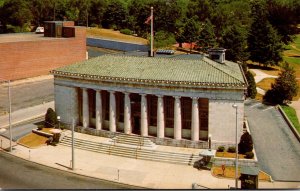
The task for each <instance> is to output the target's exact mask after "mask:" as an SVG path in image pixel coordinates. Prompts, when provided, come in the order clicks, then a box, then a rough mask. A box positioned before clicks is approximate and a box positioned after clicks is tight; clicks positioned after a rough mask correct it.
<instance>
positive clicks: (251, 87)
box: [246, 70, 257, 99]
mask: <svg viewBox="0 0 300 191" xmlns="http://www.w3.org/2000/svg"><path fill="white" fill-rule="evenodd" d="M246 79H247V81H248V87H247V97H250V98H252V99H254V98H255V97H256V94H257V90H256V83H255V80H254V77H253V75H252V73H251V72H250V71H249V70H248V71H247V72H246Z"/></svg>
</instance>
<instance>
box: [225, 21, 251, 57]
mask: <svg viewBox="0 0 300 191" xmlns="http://www.w3.org/2000/svg"><path fill="white" fill-rule="evenodd" d="M220 46H221V47H223V48H225V49H226V60H231V61H234V62H237V61H241V62H243V61H246V60H248V57H249V53H248V52H247V30H246V28H245V27H242V26H240V25H236V24H234V25H231V26H230V27H228V28H226V30H225V32H224V34H223V36H222V40H221V42H220Z"/></svg>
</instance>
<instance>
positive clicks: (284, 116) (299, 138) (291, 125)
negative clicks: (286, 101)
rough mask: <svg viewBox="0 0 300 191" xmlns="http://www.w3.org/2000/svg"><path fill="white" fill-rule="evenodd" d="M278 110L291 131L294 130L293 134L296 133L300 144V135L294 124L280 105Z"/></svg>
mask: <svg viewBox="0 0 300 191" xmlns="http://www.w3.org/2000/svg"><path fill="white" fill-rule="evenodd" d="M277 108H278V110H279V112H280V113H281V115H282V117H283V118H284V120H285V121H286V122H287V124H288V126H289V127H290V129H291V130H292V132H293V133H294V135H295V136H296V138H297V139H298V141H299V142H300V135H299V133H298V131H297V129H296V128H295V127H294V125H293V123H292V122H291V121H290V119H289V118H288V117H287V116H286V114H285V113H284V111H283V109H282V108H281V106H280V105H278V107H277Z"/></svg>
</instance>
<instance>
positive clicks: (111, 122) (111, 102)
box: [109, 91, 117, 132]
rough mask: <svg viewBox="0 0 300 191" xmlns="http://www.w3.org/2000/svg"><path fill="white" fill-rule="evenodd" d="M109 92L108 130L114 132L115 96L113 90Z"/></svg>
mask: <svg viewBox="0 0 300 191" xmlns="http://www.w3.org/2000/svg"><path fill="white" fill-rule="evenodd" d="M109 93H110V94H109V131H111V132H116V129H117V127H116V96H115V92H114V91H110V92H109Z"/></svg>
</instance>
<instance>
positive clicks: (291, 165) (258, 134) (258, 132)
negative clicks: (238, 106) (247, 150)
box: [245, 101, 300, 181]
mask: <svg viewBox="0 0 300 191" xmlns="http://www.w3.org/2000/svg"><path fill="white" fill-rule="evenodd" d="M245 115H246V117H247V119H248V122H249V128H250V132H251V134H252V137H253V141H254V147H255V151H256V153H257V158H258V162H259V167H260V168H261V169H262V170H263V171H265V172H267V173H269V174H270V175H271V176H272V178H273V179H274V180H277V181H300V173H299V170H300V163H299V161H300V143H299V141H298V140H297V139H296V137H295V135H294V134H293V133H292V131H291V130H290V128H289V127H288V126H287V124H286V123H285V121H284V119H283V118H282V116H281V115H280V113H279V111H278V110H277V109H275V108H274V107H270V106H265V105H263V104H261V103H259V102H257V101H246V103H245Z"/></svg>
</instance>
